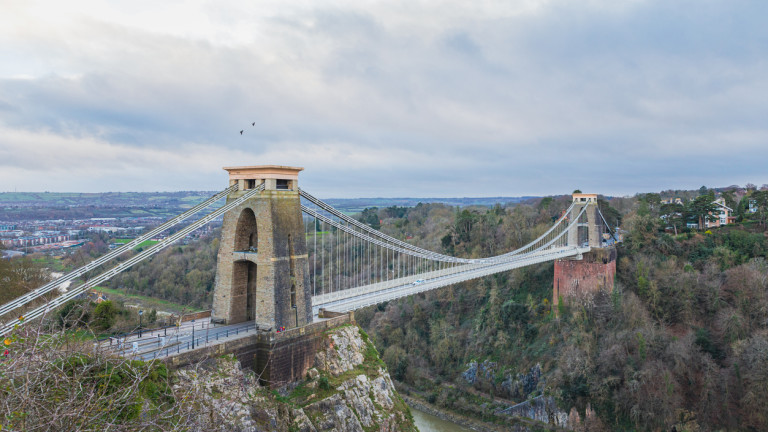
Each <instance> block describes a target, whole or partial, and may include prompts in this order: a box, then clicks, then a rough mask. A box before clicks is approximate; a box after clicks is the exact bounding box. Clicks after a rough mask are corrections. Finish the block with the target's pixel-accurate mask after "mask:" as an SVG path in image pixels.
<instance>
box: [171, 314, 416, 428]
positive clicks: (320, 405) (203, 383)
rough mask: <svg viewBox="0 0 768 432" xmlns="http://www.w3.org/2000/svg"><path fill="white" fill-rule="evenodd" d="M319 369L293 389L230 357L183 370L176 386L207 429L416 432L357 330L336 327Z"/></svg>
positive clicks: (329, 335)
mask: <svg viewBox="0 0 768 432" xmlns="http://www.w3.org/2000/svg"><path fill="white" fill-rule="evenodd" d="M326 335H327V337H326V339H325V341H324V343H325V347H324V349H323V350H321V351H320V352H318V353H317V355H316V357H315V367H314V368H312V369H310V370H309V372H308V373H307V377H306V379H305V380H304V381H303V382H301V383H299V384H298V386H297V387H295V388H294V389H293V390H291V391H287V392H282V393H278V392H275V391H270V390H269V389H267V388H265V387H261V386H259V385H258V384H257V382H258V377H257V376H256V375H255V374H254V373H253V372H252V371H244V370H243V369H241V368H240V365H239V362H237V360H235V359H234V358H233V357H231V356H227V357H222V358H217V359H211V360H209V361H207V362H205V363H203V364H201V365H198V366H197V367H194V368H187V369H183V370H180V371H179V372H178V381H177V383H176V385H175V386H174V387H175V389H177V390H178V391H180V392H181V393H189V392H192V393H195V394H199V395H201V396H200V397H198V398H197V399H196V402H195V403H196V410H197V411H198V413H199V414H200V416H199V419H200V422H201V423H200V427H201V428H202V429H203V430H238V431H239V430H250V431H281V432H294V431H301V432H320V431H342V432H343V431H349V432H357V431H359V432H363V431H366V432H370V431H389V432H399V431H406V432H407V431H416V428H415V426H414V424H413V418H412V417H411V413H410V411H409V409H408V406H407V405H406V404H405V402H403V400H402V398H401V397H400V396H399V395H398V394H397V393H396V391H395V389H394V386H393V385H392V381H391V379H390V377H389V374H388V373H387V370H386V368H385V366H384V363H383V362H382V361H381V360H380V359H379V356H378V353H377V352H376V348H375V347H374V346H373V344H372V343H371V342H370V340H369V339H368V336H367V335H366V334H365V333H364V332H363V331H362V330H360V329H359V328H358V327H357V326H353V325H348V326H343V327H340V328H337V329H333V330H329V331H328V332H327V333H326Z"/></svg>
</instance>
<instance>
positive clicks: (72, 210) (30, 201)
mask: <svg viewBox="0 0 768 432" xmlns="http://www.w3.org/2000/svg"><path fill="white" fill-rule="evenodd" d="M214 193H215V192H213V191H180V192H104V193H78V192H3V193H0V220H6V221H21V220H35V219H72V218H87V217H128V216H160V217H169V216H172V215H175V214H178V213H180V212H181V211H183V210H185V209H188V208H190V207H192V206H194V205H195V204H198V203H200V202H202V201H203V200H205V199H206V198H208V197H210V196H211V195H213V194H214ZM532 198H536V197H530V196H526V197H486V198H331V199H324V198H323V200H324V201H326V202H328V203H329V204H331V205H332V206H334V207H336V208H337V209H339V210H342V211H344V212H347V213H357V212H361V211H362V210H363V209H365V208H367V207H379V208H386V207H392V206H399V207H415V206H416V205H417V204H419V203H424V204H427V203H443V204H448V205H452V206H460V207H466V206H488V207H491V206H493V205H495V204H501V205H505V204H509V203H514V204H516V203H519V202H522V201H525V200H529V199H532Z"/></svg>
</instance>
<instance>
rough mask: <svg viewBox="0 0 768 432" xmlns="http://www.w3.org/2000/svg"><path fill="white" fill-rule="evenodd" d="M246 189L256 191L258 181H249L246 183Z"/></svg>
mask: <svg viewBox="0 0 768 432" xmlns="http://www.w3.org/2000/svg"><path fill="white" fill-rule="evenodd" d="M245 188H246V189H254V188H256V179H249V180H246V181H245Z"/></svg>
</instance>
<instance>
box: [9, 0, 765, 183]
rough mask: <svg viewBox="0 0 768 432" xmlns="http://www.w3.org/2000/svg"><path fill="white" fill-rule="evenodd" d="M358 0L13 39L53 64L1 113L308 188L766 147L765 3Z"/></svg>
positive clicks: (712, 168) (130, 171)
mask: <svg viewBox="0 0 768 432" xmlns="http://www.w3.org/2000/svg"><path fill="white" fill-rule="evenodd" d="M371 9H372V10H370V11H361V10H359V9H357V10H354V9H345V8H342V7H337V8H329V7H317V8H316V9H309V10H303V11H302V12H300V13H294V12H290V13H285V14H277V15H276V16H271V17H268V18H248V19H253V22H252V27H253V29H254V30H253V31H254V33H253V34H254V36H253V39H254V41H253V42H250V43H242V44H230V45H227V44H219V43H212V42H209V41H206V40H200V39H194V38H181V37H178V36H169V35H165V34H160V33H149V32H144V31H140V30H137V29H135V28H129V27H120V26H115V25H112V24H105V23H101V22H97V21H87V22H84V23H83V25H82V26H81V28H80V30H79V32H78V33H77V34H74V35H72V36H71V39H70V40H69V41H68V43H67V44H54V47H53V48H51V46H49V45H46V44H51V43H52V42H51V41H47V42H40V41H35V42H34V43H32V42H30V45H29V46H28V47H26V48H29V50H28V51H29V52H30V54H29V55H30V56H35V55H44V54H46V55H47V54H52V53H53V54H54V58H53V59H52V61H51V64H54V65H56V66H55V67H54V68H53V69H54V70H53V71H52V72H51V73H50V74H47V75H42V76H37V77H34V78H29V79H23V80H22V79H10V78H3V79H0V105H2V101H5V104H6V106H7V107H8V108H6V109H5V110H4V115H3V117H2V118H1V119H0V126H1V125H4V126H5V127H8V128H13V129H18V130H23V131H30V132H40V131H46V132H47V133H48V132H50V133H53V134H59V135H62V136H68V137H80V138H83V139H91V138H92V139H95V140H96V141H97V143H96V144H93V146H95V148H101V147H100V146H102V147H103V146H104V145H106V143H110V144H115V145H120V146H124V147H127V148H134V149H146V150H147V151H150V150H162V151H167V152H169V153H168V154H172V153H173V152H180V153H188V152H190V151H201V150H200V149H205V151H216V149H220V151H221V152H222V154H235V153H231V152H237V155H238V157H242V158H246V159H250V160H251V161H252V163H278V162H279V163H284V164H298V162H291V159H293V160H299V161H301V163H305V164H306V165H307V167H306V168H307V170H306V171H305V172H304V173H303V174H302V182H305V181H307V182H309V184H306V186H305V187H307V188H308V189H311V190H313V191H317V192H315V193H317V194H321V193H327V194H329V195H333V196H337V197H340V196H345V195H346V196H352V195H356V196H359V195H380V196H393V195H400V196H403V195H421V196H451V195H528V194H546V193H563V192H569V191H570V190H572V189H573V188H574V183H576V182H578V183H579V184H578V185H576V187H581V188H582V189H586V188H587V187H594V188H597V189H600V190H598V192H605V193H629V192H632V191H635V190H637V189H638V188H639V187H640V186H637V187H634V188H633V186H632V185H633V184H634V185H642V187H643V188H651V189H652V188H654V187H657V188H667V187H676V186H675V184H674V182H675V181H678V182H693V183H709V181H710V180H713V181H714V180H715V179H722V181H723V182H724V183H727V184H730V183H734V182H738V178H741V177H740V176H742V177H743V176H745V174H744V173H746V172H750V171H749V169H750V168H748V167H747V168H745V167H744V166H743V164H745V163H746V164H750V163H751V164H752V165H755V164H757V165H761V164H760V163H758V162H762V165H763V166H764V163H765V162H766V159H768V157H766V154H765V153H764V152H763V153H761V152H760V150H761V147H760V145H761V143H764V139H765V137H766V132H767V131H766V128H768V126H767V125H766V124H765V122H764V119H765V118H767V117H768V109H767V108H768V105H767V104H766V101H765V100H764V96H763V95H765V94H766V91H767V90H768V88H766V87H768V70H767V69H768V68H767V67H766V65H767V63H766V62H765V61H764V60H763V59H764V58H766V54H768V52H767V51H768V44H766V43H765V42H766V38H767V35H768V30H766V29H765V28H764V26H763V25H762V22H761V20H760V19H759V18H760V17H761V16H763V17H764V16H765V13H764V12H766V10H765V9H766V6H763V5H762V3H757V2H746V1H744V2H737V3H727V4H726V3H722V2H710V1H705V2H692V1H687V2H675V3H669V2H661V1H646V2H634V3H632V5H631V6H622V7H619V6H612V7H605V8H603V9H601V8H590V7H589V6H586V5H584V4H581V3H579V4H574V3H572V2H552V3H550V4H549V6H546V7H545V8H544V9H542V10H541V11H539V12H538V13H536V14H534V15H531V14H523V15H519V16H508V17H499V18H487V17H479V18H478V17H467V19H466V20H456V19H451V20H446V21H445V22H443V21H439V20H438V21H436V22H434V23H432V22H430V24H429V26H428V25H427V24H426V23H427V22H428V21H429V19H430V18H432V19H437V18H435V17H430V16H423V17H422V18H423V20H424V23H425V24H423V26H424V27H423V28H422V27H421V25H422V24H413V22H410V21H409V22H408V23H407V24H401V25H400V26H393V25H390V23H388V22H387V19H388V17H389V15H387V13H391V11H388V10H387V11H382V10H381V9H377V8H376V7H375V6H372V7H371ZM236 15H237V14H234V13H227V11H226V10H223V11H221V13H220V14H219V15H218V16H217V17H215V19H216V20H221V21H222V22H224V23H226V22H227V20H232V19H237V18H236ZM233 17H235V18H233ZM238 25H242V23H238ZM257 36H258V37H257ZM94 37H98V43H96V42H94V43H86V42H87V41H88V40H91V39H93V38H94ZM17 51H18V50H17ZM6 69H7V67H6ZM3 70H5V69H3ZM72 71H74V73H70V72H72ZM11 107H12V109H11ZM0 110H3V108H2V106H0ZM253 121H255V122H256V126H255V127H251V126H250V123H251V122H253ZM240 129H245V131H246V133H245V134H244V135H243V136H240V135H239V134H238V131H239V130H240ZM2 146H5V151H6V153H7V152H8V151H11V152H12V151H13V150H14V149H13V147H12V146H13V143H7V142H6V143H5V144H3V143H2V142H0V152H2V151H3V147H2ZM195 146H198V147H195ZM61 151H62V152H65V151H66V150H65V149H63V150H61ZM323 152H325V153H326V155H337V156H336V158H335V160H334V159H332V158H328V157H322V154H323ZM137 154H138V153H133V152H128V153H123V156H122V157H123V158H125V159H127V160H130V159H131V158H133V157H136V155H137ZM162 154H164V155H166V153H162ZM310 155H311V156H310ZM100 157H109V154H108V153H104V154H101V156H100ZM164 157H166V156H164ZM265 158H270V159H271V160H266V159H265ZM273 159H280V160H279V161H275V160H273ZM241 162H245V161H240V160H238V161H237V162H236V163H241ZM342 162H346V163H348V164H354V165H353V166H352V165H350V166H345V165H344V163H342ZM694 162H695V163H694ZM29 163H30V162H28V161H26V159H25V160H24V161H22V160H20V161H19V164H20V165H21V168H22V169H24V168H25V166H26V165H27V164H29ZM72 163H76V161H73V162H72ZM137 163H138V164H140V163H141V162H137ZM144 163H146V161H144ZM245 163H249V162H245ZM114 166H118V167H120V169H121V170H122V175H123V176H125V177H124V178H125V180H121V183H120V185H115V186H114V187H118V186H119V187H125V188H126V189H131V188H132V186H131V184H135V185H136V186H135V189H145V188H146V187H151V186H147V184H148V182H152V181H154V180H151V179H149V178H148V177H149V176H152V175H158V176H161V174H156V173H154V172H150V173H147V172H146V171H142V170H140V168H138V167H132V166H131V164H130V163H122V162H115V164H114ZM729 167H730V168H729ZM27 169H29V170H31V169H32V168H31V167H27ZM72 171H73V172H77V167H75V166H73V167H72ZM446 173H450V174H446ZM751 173H752V174H751V175H752V176H753V177H754V178H753V179H751V180H750V181H753V182H756V183H762V182H768V181H766V180H765V179H764V180H760V179H757V177H759V175H760V173H759V170H754V171H751ZM697 174H698V176H699V177H698V178H699V180H690V179H691V178H694V177H695V176H696V175H697ZM73 176H76V174H73ZM729 176H731V177H732V178H733V180H728V178H729ZM763 176H764V175H763ZM221 178H222V174H221V173H220V172H219V167H213V168H211V169H210V170H209V171H207V172H206V173H204V174H202V175H200V176H198V177H197V178H196V179H195V180H194V181H195V182H198V183H199V184H201V185H205V184H211V186H210V187H200V188H204V189H214V188H215V186H216V185H217V184H218V183H221V182H222V180H221ZM347 178H355V179H356V180H358V181H357V182H356V184H355V185H354V189H353V188H351V186H349V182H348V180H346V179H347ZM483 179H492V181H490V183H491V184H489V185H487V186H479V185H477V184H472V182H479V181H482V180H483ZM78 181H79V180H78ZM131 182H134V183H131ZM84 183H87V182H80V183H74V182H72V183H71V184H73V185H75V184H77V185H81V184H84ZM163 183H164V184H167V185H168V186H167V187H168V188H184V189H188V188H189V186H188V185H189V184H190V180H189V179H184V178H179V177H178V176H174V175H169V176H168V177H167V178H163ZM339 183H343V185H344V186H340V185H339ZM313 186H314V187H313ZM699 186H700V184H699ZM696 187H698V186H696ZM366 191H369V192H366Z"/></svg>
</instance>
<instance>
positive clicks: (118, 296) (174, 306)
mask: <svg viewBox="0 0 768 432" xmlns="http://www.w3.org/2000/svg"><path fill="white" fill-rule="evenodd" d="M93 289H94V291H101V292H103V293H105V294H107V297H109V298H110V299H115V300H122V301H123V302H136V303H138V304H140V305H142V306H143V307H144V308H146V309H156V310H161V311H168V312H185V313H188V312H200V311H201V310H202V309H198V308H193V307H189V306H185V305H182V304H178V303H173V302H170V301H168V300H161V299H156V298H154V297H148V296H143V295H138V294H126V293H125V292H124V291H122V290H119V289H114V288H104V287H100V286H98V287H95V288H93Z"/></svg>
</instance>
